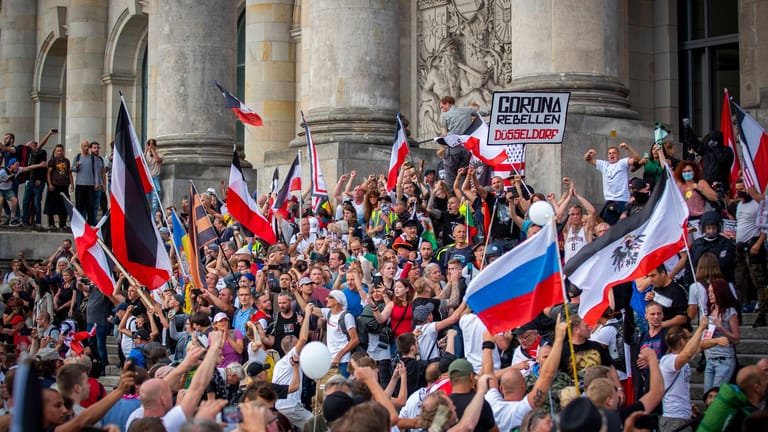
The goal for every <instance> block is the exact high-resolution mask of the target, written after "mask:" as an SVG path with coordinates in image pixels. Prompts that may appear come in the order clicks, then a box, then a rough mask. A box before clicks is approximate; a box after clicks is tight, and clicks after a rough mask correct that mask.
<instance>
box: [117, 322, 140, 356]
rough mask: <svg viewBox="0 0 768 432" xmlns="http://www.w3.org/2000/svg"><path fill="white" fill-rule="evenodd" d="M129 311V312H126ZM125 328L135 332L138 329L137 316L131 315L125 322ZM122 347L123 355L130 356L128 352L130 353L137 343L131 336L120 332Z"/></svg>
mask: <svg viewBox="0 0 768 432" xmlns="http://www.w3.org/2000/svg"><path fill="white" fill-rule="evenodd" d="M126 313H127V312H126ZM125 328H126V329H127V330H128V331H129V332H131V333H133V332H135V331H136V317H135V316H130V317H128V321H126V322H125ZM120 336H121V337H120V348H122V349H123V355H124V356H126V357H128V354H130V352H131V350H132V349H134V348H135V344H134V343H133V338H131V337H130V336H126V335H124V334H122V333H120Z"/></svg>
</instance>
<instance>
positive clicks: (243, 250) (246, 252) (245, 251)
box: [235, 247, 251, 256]
mask: <svg viewBox="0 0 768 432" xmlns="http://www.w3.org/2000/svg"><path fill="white" fill-rule="evenodd" d="M235 255H248V256H250V255H251V251H249V250H248V248H247V247H241V248H240V249H238V250H237V251H236V252H235Z"/></svg>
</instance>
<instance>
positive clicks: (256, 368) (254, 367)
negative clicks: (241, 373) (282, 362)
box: [246, 361, 270, 378]
mask: <svg viewBox="0 0 768 432" xmlns="http://www.w3.org/2000/svg"><path fill="white" fill-rule="evenodd" d="M269 367H270V366H269V363H266V364H264V363H261V362H257V361H255V362H253V363H251V364H249V365H248V369H247V370H246V373H247V374H248V376H249V377H251V378H253V377H255V376H256V375H258V374H260V373H262V372H264V371H265V370H269Z"/></svg>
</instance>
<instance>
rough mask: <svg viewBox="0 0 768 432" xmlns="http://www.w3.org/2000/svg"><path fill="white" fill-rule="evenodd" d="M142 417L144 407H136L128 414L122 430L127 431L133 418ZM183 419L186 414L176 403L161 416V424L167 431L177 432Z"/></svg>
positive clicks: (184, 419) (185, 419)
mask: <svg viewBox="0 0 768 432" xmlns="http://www.w3.org/2000/svg"><path fill="white" fill-rule="evenodd" d="M142 418H144V407H138V408H136V409H135V410H134V411H133V412H132V413H131V415H129V416H128V420H127V421H126V422H125V429H123V430H126V431H127V430H128V429H129V428H130V427H131V423H133V421H134V420H138V419H142ZM185 421H187V415H186V414H184V410H183V409H181V405H176V406H175V407H173V408H171V410H170V411H168V412H167V413H166V414H165V415H164V416H163V426H165V430H166V431H168V432H178V430H179V429H181V425H183V424H184V422H185Z"/></svg>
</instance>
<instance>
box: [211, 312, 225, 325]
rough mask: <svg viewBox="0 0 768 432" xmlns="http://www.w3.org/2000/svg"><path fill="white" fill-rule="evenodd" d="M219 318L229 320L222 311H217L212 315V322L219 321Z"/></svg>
mask: <svg viewBox="0 0 768 432" xmlns="http://www.w3.org/2000/svg"><path fill="white" fill-rule="evenodd" d="M221 320H227V321H229V317H228V316H227V314H225V313H224V312H219V313H217V314H216V315H214V317H213V322H214V323H217V322H219V321H221Z"/></svg>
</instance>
